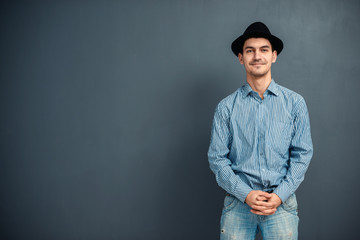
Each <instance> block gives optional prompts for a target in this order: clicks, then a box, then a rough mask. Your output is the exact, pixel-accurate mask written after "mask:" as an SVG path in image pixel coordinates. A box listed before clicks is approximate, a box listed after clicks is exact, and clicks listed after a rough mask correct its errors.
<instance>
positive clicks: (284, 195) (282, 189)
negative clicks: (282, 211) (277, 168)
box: [273, 184, 292, 203]
mask: <svg viewBox="0 0 360 240" xmlns="http://www.w3.org/2000/svg"><path fill="white" fill-rule="evenodd" d="M273 193H275V194H276V195H278V196H279V198H280V199H281V201H282V202H283V203H284V202H286V200H287V199H288V198H289V197H290V196H291V194H292V192H291V191H290V190H289V189H288V188H287V186H286V185H285V184H280V185H279V186H278V187H277V188H275V190H274V192H273Z"/></svg>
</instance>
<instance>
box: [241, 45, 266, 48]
mask: <svg viewBox="0 0 360 240" xmlns="http://www.w3.org/2000/svg"><path fill="white" fill-rule="evenodd" d="M248 48H251V49H254V48H255V47H252V46H247V47H245V49H248ZM260 48H270V46H269V45H264V46H261V47H260Z"/></svg>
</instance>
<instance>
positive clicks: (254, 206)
mask: <svg viewBox="0 0 360 240" xmlns="http://www.w3.org/2000/svg"><path fill="white" fill-rule="evenodd" d="M250 207H251V208H252V209H255V210H258V211H264V210H267V209H272V208H274V207H273V206H260V205H256V204H254V205H251V206H250Z"/></svg>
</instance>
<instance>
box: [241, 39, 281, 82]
mask: <svg viewBox="0 0 360 240" xmlns="http://www.w3.org/2000/svg"><path fill="white" fill-rule="evenodd" d="M238 57H239V60H240V63H241V64H244V66H245V70H246V73H247V74H249V75H251V76H253V77H255V78H258V77H263V76H265V75H266V74H268V73H271V72H270V69H271V64H272V63H274V62H275V61H276V57H277V52H276V51H272V47H271V43H270V41H269V40H268V39H266V38H249V39H247V40H246V41H245V42H244V46H243V54H241V53H239V56H238Z"/></svg>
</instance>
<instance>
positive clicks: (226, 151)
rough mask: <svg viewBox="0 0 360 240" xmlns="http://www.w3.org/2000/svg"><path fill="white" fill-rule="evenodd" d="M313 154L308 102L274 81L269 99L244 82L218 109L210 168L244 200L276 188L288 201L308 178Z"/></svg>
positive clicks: (211, 147) (215, 116)
mask: <svg viewBox="0 0 360 240" xmlns="http://www.w3.org/2000/svg"><path fill="white" fill-rule="evenodd" d="M312 153H313V145H312V140H311V132H310V121H309V114H308V110H307V107H306V103H305V100H304V99H303V97H302V96H300V95H299V94H297V93H295V92H293V91H291V90H289V89H287V88H285V87H282V86H280V85H278V84H276V83H275V81H274V80H272V81H271V83H270V85H269V87H268V89H267V90H266V92H265V93H264V99H261V98H260V96H259V95H258V93H257V92H255V91H253V90H252V89H251V87H250V85H249V84H245V85H244V86H242V87H241V88H239V89H238V90H237V91H235V92H234V93H233V94H231V95H229V96H228V97H226V98H225V99H223V100H222V101H221V102H220V103H219V104H218V105H217V107H216V110H215V115H214V120H213V125H212V132H211V141H210V147H209V151H208V160H209V164H210V168H211V170H212V171H213V172H214V174H215V176H216V181H217V183H218V184H219V186H220V187H222V188H223V189H224V190H225V191H226V192H228V193H229V194H232V195H234V196H235V197H237V198H238V199H239V200H240V201H242V202H244V201H245V199H246V196H247V195H248V194H249V193H250V191H252V190H263V191H268V190H273V191H274V193H276V194H277V195H278V196H279V197H280V198H281V200H282V201H283V202H285V201H286V199H288V197H289V196H290V195H291V194H293V193H294V192H295V190H296V189H297V188H298V187H299V185H300V183H301V182H302V181H303V180H304V175H305V172H306V170H307V168H308V166H309V163H310V160H311V157H312Z"/></svg>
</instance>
